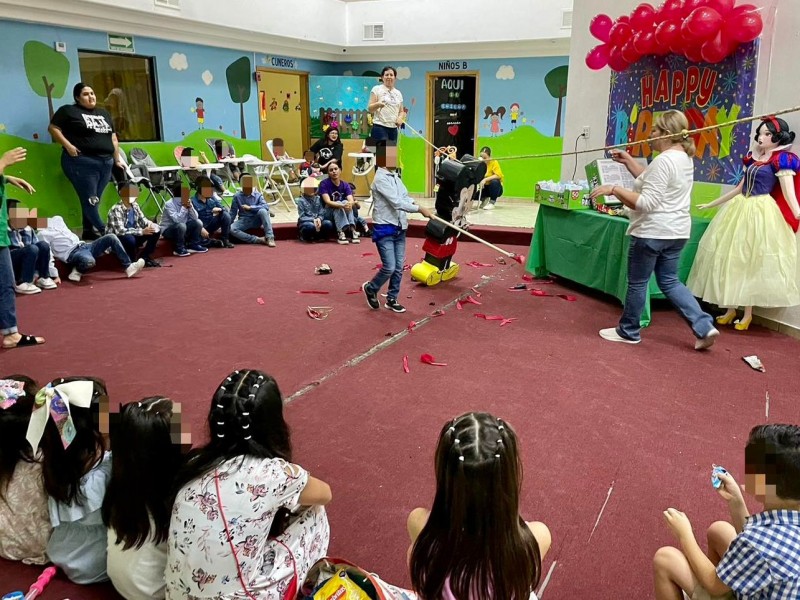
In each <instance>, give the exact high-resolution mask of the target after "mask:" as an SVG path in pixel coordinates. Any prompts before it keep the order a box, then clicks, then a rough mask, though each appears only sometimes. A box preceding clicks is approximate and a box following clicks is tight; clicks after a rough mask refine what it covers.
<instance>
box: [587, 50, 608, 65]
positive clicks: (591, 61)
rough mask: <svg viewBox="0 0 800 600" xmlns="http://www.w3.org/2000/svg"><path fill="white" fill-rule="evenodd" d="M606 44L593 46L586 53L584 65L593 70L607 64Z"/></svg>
mask: <svg viewBox="0 0 800 600" xmlns="http://www.w3.org/2000/svg"><path fill="white" fill-rule="evenodd" d="M608 54H609V51H608V44H601V45H599V46H595V47H594V48H592V49H591V50H589V53H588V54H587V55H586V66H587V67H589V68H590V69H592V70H593V71H599V70H600V69H602V68H603V67H605V66H606V65H607V64H608Z"/></svg>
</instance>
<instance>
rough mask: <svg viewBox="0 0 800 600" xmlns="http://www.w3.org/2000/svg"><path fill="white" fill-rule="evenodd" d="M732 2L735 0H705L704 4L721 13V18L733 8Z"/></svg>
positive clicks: (734, 2)
mask: <svg viewBox="0 0 800 600" xmlns="http://www.w3.org/2000/svg"><path fill="white" fill-rule="evenodd" d="M734 4H736V0H706V6H708V8H713V9H714V10H715V11H717V12H718V13H719V14H721V15H722V16H723V18H724V17H725V15H727V14H728V13H729V12H731V11H732V10H733V5H734Z"/></svg>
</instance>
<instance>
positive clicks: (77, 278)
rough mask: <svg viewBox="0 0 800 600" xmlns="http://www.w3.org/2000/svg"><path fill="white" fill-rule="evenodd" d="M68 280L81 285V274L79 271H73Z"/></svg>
mask: <svg viewBox="0 0 800 600" xmlns="http://www.w3.org/2000/svg"><path fill="white" fill-rule="evenodd" d="M67 279H69V280H70V281H74V282H75V283H79V282H80V280H81V272H80V271H78V269H72V271H71V272H70V274H69V275H67Z"/></svg>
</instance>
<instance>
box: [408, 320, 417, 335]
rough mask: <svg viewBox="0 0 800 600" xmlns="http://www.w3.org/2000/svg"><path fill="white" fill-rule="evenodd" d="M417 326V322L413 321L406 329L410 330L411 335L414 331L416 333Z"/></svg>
mask: <svg viewBox="0 0 800 600" xmlns="http://www.w3.org/2000/svg"><path fill="white" fill-rule="evenodd" d="M416 326H417V322H416V321H411V323H409V324H408V327H406V329H408V333H411V332H412V331H414V328H415V327H416Z"/></svg>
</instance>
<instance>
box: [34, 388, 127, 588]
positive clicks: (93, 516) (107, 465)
mask: <svg viewBox="0 0 800 600" xmlns="http://www.w3.org/2000/svg"><path fill="white" fill-rule="evenodd" d="M107 421H108V392H107V391H106V386H105V384H104V383H103V382H102V381H100V380H99V379H91V378H89V377H70V378H67V379H57V380H55V381H52V382H50V383H48V384H47V386H46V387H44V388H42V389H41V390H39V392H38V393H37V394H36V401H35V403H34V406H33V412H32V413H31V419H30V422H29V424H28V433H27V435H26V438H27V440H28V442H29V443H30V445H31V448H37V447H38V448H40V449H41V451H42V473H43V475H44V488H45V491H46V492H47V495H48V496H49V498H48V507H49V511H50V523H51V524H52V525H53V533H52V535H51V536H50V541H49V542H48V544H47V556H48V557H49V558H50V561H51V562H52V563H53V564H54V565H56V566H57V567H60V568H61V569H62V570H63V571H64V574H65V575H66V576H67V577H68V578H69V579H70V580H71V581H72V582H73V583H79V584H89V583H97V582H99V581H105V580H106V579H108V577H107V576H106V528H105V526H104V525H103V520H102V518H101V516H100V507H101V506H102V504H103V498H104V497H105V494H106V487H107V486H108V480H109V477H110V475H111V453H110V452H106V442H105V438H104V434H107V433H108V422H107Z"/></svg>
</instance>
